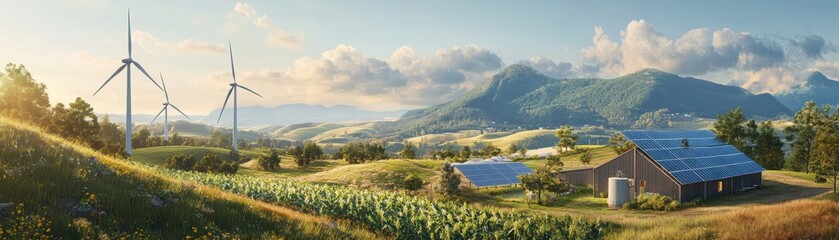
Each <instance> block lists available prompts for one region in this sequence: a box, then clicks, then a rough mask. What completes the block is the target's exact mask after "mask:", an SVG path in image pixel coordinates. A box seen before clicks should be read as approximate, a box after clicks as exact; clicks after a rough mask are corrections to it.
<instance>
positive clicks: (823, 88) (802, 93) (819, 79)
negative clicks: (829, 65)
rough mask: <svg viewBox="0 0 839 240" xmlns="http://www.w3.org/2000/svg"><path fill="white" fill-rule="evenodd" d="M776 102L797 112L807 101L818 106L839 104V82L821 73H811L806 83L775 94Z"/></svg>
mask: <svg viewBox="0 0 839 240" xmlns="http://www.w3.org/2000/svg"><path fill="white" fill-rule="evenodd" d="M775 97H776V98H778V101H780V102H781V103H783V104H784V105H785V106H787V107H788V108H789V109H792V110H796V111H797V110H798V109H801V108H802V107H804V103H805V102H807V101H816V103H818V104H819V105H824V104H830V105H837V104H839V82H837V81H836V80H831V79H829V78H827V77H825V76H824V74H822V73H821V72H813V73H812V74H810V76H809V77H807V79H806V81H804V83H802V84H800V85H796V86H793V87H791V88H789V89H787V90H784V91H781V92H778V93H776V94H775Z"/></svg>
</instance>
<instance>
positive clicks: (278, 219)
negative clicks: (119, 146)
mask: <svg viewBox="0 0 839 240" xmlns="http://www.w3.org/2000/svg"><path fill="white" fill-rule="evenodd" d="M90 156H94V157H96V158H97V160H96V161H93V160H90V159H89V157H90ZM0 172H2V174H0V176H2V178H0V203H11V204H12V205H13V206H14V209H11V211H8V210H4V211H0V239H52V238H54V237H60V238H69V239H81V238H89V239H103V238H104V239H108V238H115V239H119V238H127V239H184V238H242V239H262V238H292V239H313V238H316V239H335V238H362V239H366V238H375V235H372V234H370V233H367V232H365V231H363V230H358V229H354V228H348V227H347V225H345V223H340V224H339V225H338V226H337V228H336V227H330V226H327V225H325V224H323V223H324V222H327V219H325V218H321V217H315V216H312V215H307V214H302V213H299V212H296V211H292V210H289V209H286V208H282V207H278V206H271V205H267V204H265V203H262V202H258V201H254V200H252V199H249V198H244V197H241V196H238V195H234V194H229V193H225V192H222V191H219V190H217V189H215V188H209V187H205V186H202V185H195V184H193V183H190V182H184V181H181V180H176V179H173V178H170V177H167V176H163V175H160V174H158V173H155V172H151V171H148V170H146V169H144V168H140V167H137V166H136V165H132V164H129V163H128V162H126V161H124V160H119V159H115V158H112V157H109V156H104V155H101V154H99V153H97V152H95V151H93V150H91V149H88V148H85V147H81V146H78V145H75V144H72V143H69V142H68V141H66V140H64V139H61V138H58V137H55V136H53V135H50V134H45V133H43V132H41V131H40V130H38V129H37V128H33V127H30V126H27V125H24V124H21V123H17V122H13V121H10V120H8V119H3V118H0ZM342 229H352V230H342Z"/></svg>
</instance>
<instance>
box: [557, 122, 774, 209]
mask: <svg viewBox="0 0 839 240" xmlns="http://www.w3.org/2000/svg"><path fill="white" fill-rule="evenodd" d="M622 133H623V135H624V136H626V138H627V139H629V140H630V141H632V142H633V143H635V145H636V146H637V147H636V148H634V149H632V150H629V151H627V152H624V153H623V154H621V155H619V156H617V157H615V158H614V159H612V160H610V161H608V162H606V163H603V164H601V165H599V166H597V167H594V168H587V169H577V170H568V171H563V172H562V173H561V174H560V178H562V179H564V180H565V181H567V182H570V183H572V184H575V185H591V186H592V187H593V189H594V195H595V196H602V195H606V194H607V193H608V192H609V190H608V188H609V186H608V184H609V183H608V181H609V178H610V177H615V176H616V175H622V177H625V178H628V179H629V182H630V186H629V188H630V189H629V191H630V192H634V193H635V194H632V196H633V197H634V196H635V195H637V194H640V193H657V194H662V195H666V196H669V197H671V198H673V199H676V200H679V201H682V202H685V201H691V200H694V199H697V198H701V199H712V198H717V197H720V196H724V195H730V194H735V193H737V192H741V191H747V190H750V189H754V188H760V187H761V186H762V185H763V182H762V173H763V171H764V169H763V168H762V167H761V166H760V165H758V164H757V163H756V162H754V161H753V160H752V159H750V158H749V157H747V156H746V155H745V154H743V153H742V152H740V151H739V150H738V149H737V148H735V147H734V146H731V145H729V144H727V143H725V142H723V141H722V140H720V139H718V138H717V137H716V135H714V133H713V132H711V131H708V130H699V131H644V130H632V131H623V132H622Z"/></svg>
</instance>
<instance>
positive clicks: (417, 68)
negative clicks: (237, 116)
mask: <svg viewBox="0 0 839 240" xmlns="http://www.w3.org/2000/svg"><path fill="white" fill-rule="evenodd" d="M501 67H503V63H502V62H501V59H500V58H499V57H498V56H497V55H496V54H495V53H493V52H491V51H489V50H486V49H483V48H479V47H476V46H466V47H452V48H447V49H440V50H438V51H437V52H436V53H435V54H433V55H431V56H428V57H420V56H417V55H416V54H415V53H414V51H413V49H411V48H410V47H407V46H405V47H401V48H399V49H397V50H396V51H394V53H393V54H392V55H391V57H390V58H389V59H378V58H370V57H365V56H364V55H363V54H362V53H361V51H359V50H358V49H356V48H354V47H352V46H348V45H338V46H337V47H335V48H334V49H331V50H327V51H324V52H323V53H322V54H321V56H320V57H318V58H301V59H298V60H297V61H295V63H294V64H293V65H292V66H291V67H288V68H285V69H263V70H258V71H246V72H242V73H238V74H237V78H239V79H240V80H241V83H242V84H245V85H246V86H249V87H250V86H254V88H259V89H271V94H264V95H266V97H268V98H269V99H271V98H277V99H276V101H280V102H303V103H310V104H325V105H332V104H350V105H355V106H361V107H363V108H370V109H399V108H407V107H421V106H428V105H430V104H437V103H442V102H445V101H449V100H452V99H454V98H455V97H457V96H460V95H461V94H463V93H464V92H465V91H468V90H469V89H471V88H473V87H474V86H475V85H477V84H478V83H480V82H482V81H483V80H484V79H486V77H488V76H489V75H491V74H493V73H495V71H497V70H498V69H500V68H501ZM229 75H230V73H229V72H228V73H218V74H213V75H211V76H210V77H209V80H203V81H212V82H213V84H217V85H219V86H221V85H223V83H226V82H228V81H229ZM220 91H221V90H220Z"/></svg>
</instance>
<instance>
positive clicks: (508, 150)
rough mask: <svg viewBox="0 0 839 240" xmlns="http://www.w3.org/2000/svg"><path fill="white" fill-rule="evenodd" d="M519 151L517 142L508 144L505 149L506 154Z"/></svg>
mask: <svg viewBox="0 0 839 240" xmlns="http://www.w3.org/2000/svg"><path fill="white" fill-rule="evenodd" d="M518 151H519V148H518V147H516V144H515V143H510V146H507V148H506V149H504V154H507V155H513V154H514V153H516V152H518Z"/></svg>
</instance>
